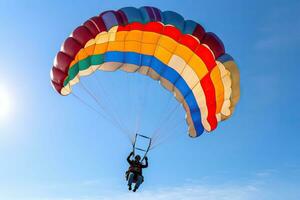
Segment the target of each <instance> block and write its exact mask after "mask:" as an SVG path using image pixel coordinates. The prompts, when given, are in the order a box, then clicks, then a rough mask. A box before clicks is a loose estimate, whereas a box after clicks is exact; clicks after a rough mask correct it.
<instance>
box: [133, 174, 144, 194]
mask: <svg viewBox="0 0 300 200" xmlns="http://www.w3.org/2000/svg"><path fill="white" fill-rule="evenodd" d="M142 182H143V177H142V176H138V178H137V182H136V183H135V186H134V189H133V191H134V192H135V191H136V190H137V189H138V188H139V187H140V185H141V184H142Z"/></svg>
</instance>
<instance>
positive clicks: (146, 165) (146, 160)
mask: <svg viewBox="0 0 300 200" xmlns="http://www.w3.org/2000/svg"><path fill="white" fill-rule="evenodd" d="M145 162H146V164H142V168H147V167H148V157H147V156H146V157H145Z"/></svg>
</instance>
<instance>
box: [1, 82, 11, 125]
mask: <svg viewBox="0 0 300 200" xmlns="http://www.w3.org/2000/svg"><path fill="white" fill-rule="evenodd" d="M11 109H12V99H11V95H10V93H9V91H8V90H7V89H6V88H4V87H3V86H1V85H0V120H5V119H7V118H8V117H9V115H10V113H11V111H12V110H11Z"/></svg>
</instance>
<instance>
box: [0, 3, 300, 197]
mask: <svg viewBox="0 0 300 200" xmlns="http://www.w3.org/2000/svg"><path fill="white" fill-rule="evenodd" d="M143 5H152V6H156V7H158V8H160V9H161V10H173V11H176V12H178V13H180V14H182V15H183V16H184V17H185V18H189V19H193V20H195V21H198V22H200V23H201V24H203V25H204V27H205V28H206V30H209V31H212V32H215V33H216V34H217V35H218V36H220V38H222V40H223V42H224V44H225V47H226V50H227V52H229V53H230V54H231V55H232V56H233V57H234V58H235V60H236V62H237V63H238V66H239V69H240V74H241V99H240V102H239V104H238V106H237V109H236V112H235V113H234V115H233V117H232V118H231V119H229V120H227V121H226V122H224V123H222V124H221V125H220V126H219V127H218V129H217V130H216V131H214V132H213V133H212V134H210V135H207V134H205V135H203V136H201V137H200V138H197V139H191V138H189V137H188V136H187V135H186V134H185V132H186V126H185V125H184V124H180V126H179V127H178V129H176V130H174V129H173V130H172V131H174V134H173V135H174V136H172V137H171V138H170V139H169V140H168V141H167V142H165V143H164V144H162V145H160V146H159V147H157V148H156V149H154V150H153V151H152V152H150V155H149V158H150V167H149V169H147V170H146V171H145V179H146V181H145V183H144V184H143V186H142V187H141V191H140V192H139V193H138V194H131V193H128V192H127V188H126V182H125V181H124V177H123V173H124V171H125V170H126V168H127V163H126V161H125V158H126V155H127V154H128V153H129V151H130V150H131V149H130V145H129V143H128V141H127V140H126V137H125V136H124V135H122V134H121V133H120V132H119V131H118V130H117V129H116V128H115V127H114V126H112V125H111V124H110V123H108V122H107V121H105V120H103V119H102V118H100V117H99V116H97V115H96V114H95V113H93V112H92V111H91V110H89V109H88V108H86V107H84V106H83V105H82V104H80V103H79V102H78V101H77V100H76V99H74V98H72V97H61V96H59V95H58V94H56V93H55V92H54V90H53V89H52V88H51V86H50V83H49V79H50V77H49V71H50V68H51V66H52V62H53V58H54V56H55V54H56V53H57V51H58V50H59V47H60V44H61V43H62V42H63V40H64V39H65V38H66V37H67V36H68V34H69V33H70V32H71V31H72V30H73V29H74V28H75V27H76V26H78V25H80V24H81V23H82V22H84V21H85V20H86V19H88V18H89V17H91V16H94V15H97V14H99V13H100V12H102V11H105V10H108V9H119V8H121V7H124V6H135V7H140V6H143ZM299 9H300V3H299V2H297V1H275V0H274V1H270V0H267V1H258V0H257V1H238V0H236V1H233V0H232V1H197V2H196V1H190V0H185V1H182V2H180V1H169V0H167V1H133V0H131V1H47V2H46V1H45V2H40V1H26V2H25V1H24V2H23V1H6V0H4V1H3V0H0V26H1V31H0V41H1V44H2V45H1V47H2V48H0V86H1V87H2V88H6V90H8V92H9V94H11V96H12V102H11V104H12V111H11V114H10V115H9V116H8V117H7V119H2V120H1V121H0V199H6V200H19V199H22V200H24V199H25V200H36V199H43V200H63V199H72V200H96V199H97V200H98V199H108V200H110V199H116V200H119V199H128V198H132V199H139V198H143V199H146V200H147V199H166V200H169V199H175V200H176V199H187V200H193V199H203V200H211V199H221V200H222V199H233V200H241V199H243V200H254V199H262V200H277V199H278V200H281V199H289V200H296V199H297V200H298V199H299V198H300V192H299V190H298V189H299V187H300V135H299V133H298V132H299V131H298V130H299V128H300V127H299V122H298V120H299V114H298V113H299V111H300V107H299V101H300V95H299V93H298V91H300V84H299V83H298V81H297V79H298V75H299V73H300V70H299V66H298V55H299V53H300V52H299V45H300V20H299V14H298V10H299ZM99 76H101V77H102V78H103V85H104V86H105V88H106V90H108V91H111V92H110V95H111V96H110V97H111V98H112V99H117V100H116V102H114V103H115V104H117V103H119V105H117V106H114V108H112V109H113V110H112V111H114V112H116V113H117V114H118V115H119V116H120V117H121V118H123V119H126V120H125V122H126V125H127V126H128V127H129V128H131V129H134V128H133V127H134V123H132V121H134V120H133V119H132V115H131V114H132V113H130V112H128V110H129V109H130V108H131V107H130V106H132V105H133V104H134V101H135V100H136V99H135V98H133V97H127V98H122V99H121V100H120V99H119V98H118V97H119V96H120V95H121V96H122V95H124V94H125V91H124V90H125V89H124V90H123V88H125V87H124V86H125V83H126V84H128V87H127V88H131V89H130V90H131V92H132V93H134V92H135V91H140V90H141V89H142V87H143V86H141V85H139V84H137V83H140V81H141V80H142V81H145V85H146V86H147V87H149V88H148V91H149V92H148V93H147V99H149V100H148V101H149V102H148V109H147V110H145V112H144V114H143V121H142V123H141V124H142V127H143V128H144V129H143V130H144V131H145V132H147V131H149V130H150V129H151V127H152V125H153V126H156V125H155V124H157V122H158V121H159V119H161V118H160V117H161V116H159V113H163V111H164V109H165V108H164V107H168V108H171V107H172V106H173V105H176V102H175V100H173V99H172V98H170V95H169V94H168V93H167V92H166V91H165V90H163V89H162V88H161V87H159V85H158V84H157V83H156V82H154V81H150V79H149V80H148V79H144V78H143V77H137V76H132V77H131V76H128V77H127V75H125V74H124V73H116V74H115V75H112V74H101V75H99ZM122 92H123V93H122ZM110 103H111V102H110ZM166 105H167V106H166ZM118 106H119V107H118ZM126 109H127V111H126ZM0 112H1V111H0ZM183 117H184V113H183V110H182V108H179V109H178V111H176V115H175V117H174V119H172V120H174V122H176V121H178V120H179V121H180V120H181V119H182V120H183ZM130 121H131V122H130ZM167 129H168V128H166V130H167ZM166 130H165V131H166ZM200 197H201V198H200Z"/></svg>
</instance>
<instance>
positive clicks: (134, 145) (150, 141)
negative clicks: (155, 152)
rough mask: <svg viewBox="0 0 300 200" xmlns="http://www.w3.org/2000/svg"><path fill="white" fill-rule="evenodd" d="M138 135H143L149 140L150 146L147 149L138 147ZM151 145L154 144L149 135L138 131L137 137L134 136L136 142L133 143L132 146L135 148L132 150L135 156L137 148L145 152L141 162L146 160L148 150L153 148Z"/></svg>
mask: <svg viewBox="0 0 300 200" xmlns="http://www.w3.org/2000/svg"><path fill="white" fill-rule="evenodd" d="M138 136H139V137H143V138H145V139H148V140H149V143H148V147H147V149H146V150H145V149H141V148H138V147H136V141H137V137H138ZM151 145H152V139H151V138H150V137H147V136H145V135H141V134H138V133H136V134H135V138H134V143H133V145H132V148H133V150H132V152H133V156H135V152H136V150H139V151H143V152H145V154H144V156H143V158H142V159H141V162H143V161H144V160H145V157H146V156H147V154H148V152H149V151H150V149H151Z"/></svg>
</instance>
